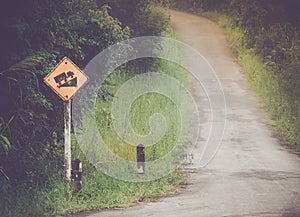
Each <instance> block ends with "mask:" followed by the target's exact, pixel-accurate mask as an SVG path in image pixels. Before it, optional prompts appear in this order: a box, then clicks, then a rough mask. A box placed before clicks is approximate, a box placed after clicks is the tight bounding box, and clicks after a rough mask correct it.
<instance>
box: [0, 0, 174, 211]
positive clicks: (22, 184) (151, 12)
mask: <svg viewBox="0 0 300 217" xmlns="http://www.w3.org/2000/svg"><path fill="white" fill-rule="evenodd" d="M160 3H161V2H160V1H156V0H130V1H129V0H97V1H95V0H60V1H58V0H42V1H36V0H26V1H21V0H4V1H2V2H1V7H0V30H1V36H0V37H1V40H0V99H1V103H0V204H1V205H0V216H18V215H19V216H35V215H36V216H41V215H43V214H45V215H54V214H55V213H70V212H75V211H78V210H84V209H91V208H93V207H94V208H97V205H93V204H92V203H91V204H90V205H86V206H85V207H83V206H82V207H79V206H77V205H74V206H75V207H76V208H74V209H72V210H66V209H64V208H62V209H61V210H58V211H57V210H56V209H57V207H58V205H61V204H62V203H61V201H66V200H68V199H66V198H69V199H70V198H71V199H70V200H72V194H71V195H69V194H68V193H70V192H72V191H71V190H70V189H68V187H66V186H68V185H64V184H62V180H63V144H62V132H63V116H62V115H63V103H62V101H61V100H60V98H59V97H57V96H56V95H55V94H54V93H53V92H52V91H51V90H50V89H49V88H48V87H47V86H45V84H44V83H43V82H42V81H43V77H44V76H45V75H46V74H47V73H49V72H50V71H51V69H52V68H53V67H54V66H55V65H56V64H57V63H58V61H59V60H60V59H61V58H62V57H64V56H68V57H70V58H71V59H72V60H73V61H74V62H76V64H77V65H79V67H81V68H83V67H84V66H85V65H86V64H87V63H88V62H89V60H91V58H93V57H94V56H95V54H97V53H99V52H100V51H102V50H103V49H105V48H106V47H107V46H109V45H111V44H114V43H116V42H118V41H121V40H124V39H128V38H129V37H135V36H142V35H160V34H161V32H162V31H164V30H166V28H167V27H168V25H169V22H168V19H167V17H166V16H165V15H164V14H163V12H162V11H161V10H156V9H155V7H154V4H156V5H157V4H160ZM149 64H151V63H149ZM103 94H106V93H103ZM107 94H109V93H107ZM90 171H93V168H90ZM101 177H104V175H101ZM96 178H97V177H96ZM98 178H99V177H98ZM99 179H100V178H99ZM103 179H106V180H107V182H109V183H114V182H115V181H112V179H110V178H108V177H104V178H103ZM162 182H164V181H162ZM166 182H168V181H166ZM55 183H57V184H55ZM115 185H116V186H117V187H120V186H119V184H118V183H117V182H116V183H115ZM149 185H151V183H150V184H149ZM53 186H56V188H55V189H54V187H53ZM62 186H64V187H62ZM132 186H133V190H132V191H133V192H134V191H136V189H139V188H140V187H139V186H138V185H134V184H132ZM146 188H149V187H146ZM39 189H44V190H43V191H39ZM116 189H117V188H116ZM128 189H129V190H130V186H129V187H128ZM101 191H102V190H101ZM157 191H159V190H157ZM41 192H42V193H41ZM43 192H44V193H43ZM45 192H46V193H47V194H46V193H45ZM107 192H109V191H107ZM133 192H131V193H130V192H129V193H128V195H130V194H133ZM59 193H61V194H60V195H61V196H62V197H61V200H60V199H59V198H60V197H59V196H58V194H59ZM64 194H68V195H64ZM87 194H88V193H87ZM89 195H90V194H89ZM85 196H86V195H85ZM90 197H91V195H90ZM131 197H132V196H131ZM55 198H56V199H57V201H56V204H55V201H52V202H53V203H52V202H51V200H53V199H55ZM81 199H82V198H81ZM40 200H43V202H41V203H39V201H40ZM82 200H85V201H86V199H82ZM129 200H131V199H129ZM33 201H34V203H35V204H36V205H35V206H33V207H30V205H29V204H30V203H31V204H32V203H33ZM120 201H121V202H120V203H121V204H122V203H123V202H122V200H120ZM125 201H127V202H128V200H125ZM74 203H75V204H77V203H78V201H77V202H76V200H75V202H74ZM124 203H125V202H124ZM26 204H27V205H28V207H26ZM104 204H105V203H104ZM111 204H112V205H111V206H113V204H114V203H113V202H111ZM39 205H40V206H39ZM55 206H56V207H55ZM102 206H104V207H105V205H102ZM98 207H99V206H98ZM12 210H15V211H12ZM20 210H23V212H19V211H20ZM16 213H18V214H16Z"/></svg>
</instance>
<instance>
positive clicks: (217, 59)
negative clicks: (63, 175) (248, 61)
mask: <svg viewBox="0 0 300 217" xmlns="http://www.w3.org/2000/svg"><path fill="white" fill-rule="evenodd" d="M171 18H172V23H173V26H174V28H175V31H176V32H177V34H178V38H179V40H181V41H183V42H185V43H187V44H189V45H190V46H192V47H193V48H195V49H197V50H198V51H199V52H200V53H201V54H202V55H203V56H204V57H205V58H206V59H207V60H208V61H209V62H210V63H211V65H212V66H213V67H214V69H215V71H216V73H217V75H218V77H219V79H220V82H221V84H222V86H223V89H224V93H225V97H226V103H227V116H226V117H227V118H226V119H227V127H226V130H225V134H224V139H223V143H222V146H221V148H220V150H219V152H218V153H217V155H216V156H215V158H214V159H213V161H212V162H211V163H210V164H208V165H207V167H205V168H200V167H199V166H198V165H197V163H196V162H197V159H198V158H199V152H200V149H201V148H200V146H199V147H196V149H195V150H194V157H195V159H194V164H192V165H191V166H190V167H191V168H190V170H191V171H193V173H192V174H191V180H190V185H189V186H188V187H187V189H186V190H185V191H184V192H183V193H181V194H179V195H177V196H174V197H169V198H164V199H160V200H159V201H158V202H154V203H147V204H143V205H139V206H134V207H131V208H128V209H118V210H112V211H103V212H100V213H90V214H87V215H85V216H90V217H92V216H93V217H96V216H99V217H100V216H101V217H108V216H122V217H126V216H128V217H129V216H162V217H168V216H169V217H171V216H172V217H177V216H178V217H179V216H182V217H198V216H204V217H209V216H215V217H218V216H291V217H292V216H293V217H296V216H300V158H299V157H298V156H296V155H294V154H292V153H290V152H289V151H288V150H286V149H285V148H284V147H282V146H281V145H280V144H279V142H278V140H277V139H276V136H274V135H276V132H275V131H274V130H273V127H272V124H271V121H270V120H269V118H268V117H267V115H266V114H265V112H264V111H263V108H262V106H261V103H260V102H259V100H258V98H257V96H256V95H255V94H254V93H253V91H252V90H251V88H250V86H249V84H248V83H247V80H246V78H245V76H244V75H243V73H242V72H241V69H240V67H239V66H238V64H237V63H236V61H235V58H234V56H233V55H232V52H231V51H230V49H229V45H228V42H227V41H226V38H225V36H224V34H223V33H222V31H221V30H220V29H219V27H218V26H217V25H216V24H215V23H213V22H211V21H209V20H207V19H204V18H201V17H197V16H194V15H190V14H186V13H182V12H175V11H172V12H171ZM188 58H189V57H188V54H185V59H186V60H187V59H188ZM190 84H191V88H192V89H193V93H194V95H195V98H197V97H198V102H197V103H199V104H201V103H203V102H201V95H202V92H203V91H202V90H200V89H201V88H200V87H199V85H198V83H197V82H195V81H194V80H193V78H190ZM201 91H202V92H201ZM201 130H202V133H204V134H205V118H204V119H202V126H201Z"/></svg>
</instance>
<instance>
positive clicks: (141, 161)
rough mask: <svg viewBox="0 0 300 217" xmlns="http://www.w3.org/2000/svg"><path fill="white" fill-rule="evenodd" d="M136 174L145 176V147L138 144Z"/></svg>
mask: <svg viewBox="0 0 300 217" xmlns="http://www.w3.org/2000/svg"><path fill="white" fill-rule="evenodd" d="M136 158H137V172H138V174H145V146H144V145H142V144H140V145H138V146H137V147H136Z"/></svg>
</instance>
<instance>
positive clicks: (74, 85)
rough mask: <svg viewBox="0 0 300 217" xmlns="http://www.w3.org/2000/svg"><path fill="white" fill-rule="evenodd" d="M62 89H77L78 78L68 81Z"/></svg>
mask: <svg viewBox="0 0 300 217" xmlns="http://www.w3.org/2000/svg"><path fill="white" fill-rule="evenodd" d="M60 87H77V78H74V79H72V80H69V81H67V82H66V83H64V84H62V85H61V86H60Z"/></svg>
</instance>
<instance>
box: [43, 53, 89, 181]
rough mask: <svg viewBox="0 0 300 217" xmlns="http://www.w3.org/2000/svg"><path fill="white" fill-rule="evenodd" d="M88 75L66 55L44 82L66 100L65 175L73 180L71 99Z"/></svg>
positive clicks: (69, 179)
mask: <svg viewBox="0 0 300 217" xmlns="http://www.w3.org/2000/svg"><path fill="white" fill-rule="evenodd" d="M87 81H88V77H87V76H86V75H85V74H84V73H83V72H82V71H81V70H80V69H79V67H78V66H76V65H75V63H73V62H72V61H71V60H70V59H69V58H68V57H64V58H63V59H62V60H61V61H60V62H59V63H58V64H57V66H55V68H54V69H53V70H52V71H51V72H50V73H49V74H48V75H47V76H46V77H45V78H44V82H45V83H46V84H47V85H48V86H49V87H50V88H51V89H52V90H53V91H54V92H55V93H56V94H57V95H58V96H59V97H60V98H61V99H62V100H63V101H64V134H65V136H64V138H65V154H64V167H65V177H66V179H67V180H68V181H71V99H72V97H73V96H74V95H75V93H76V92H77V91H78V90H79V88H81V87H82V86H83V85H84V84H85V83H86V82H87Z"/></svg>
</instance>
